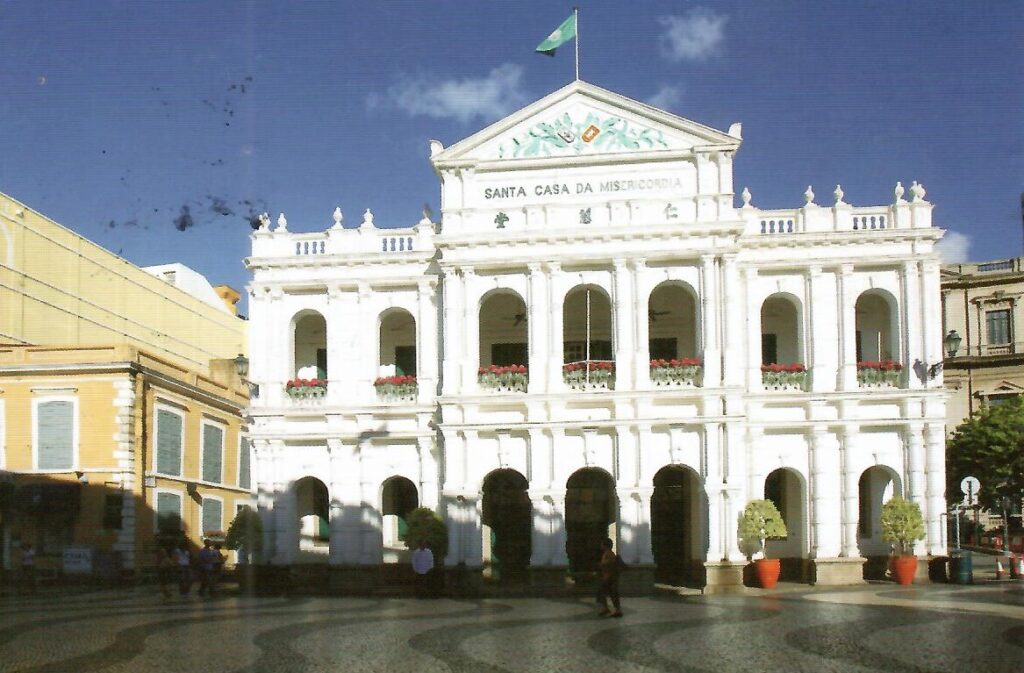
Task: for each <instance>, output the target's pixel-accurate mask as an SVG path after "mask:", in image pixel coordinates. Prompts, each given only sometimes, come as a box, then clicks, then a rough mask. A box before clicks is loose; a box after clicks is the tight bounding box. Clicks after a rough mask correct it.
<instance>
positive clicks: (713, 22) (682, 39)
mask: <svg viewBox="0 0 1024 673" xmlns="http://www.w3.org/2000/svg"><path fill="white" fill-rule="evenodd" d="M728 20H729V17H727V16H724V15H722V14H716V13H715V12H714V11H712V10H710V9H705V8H704V7H694V8H693V9H691V10H690V11H689V12H688V13H687V14H686V15H685V16H661V17H658V23H660V24H661V25H662V26H663V27H664V28H665V32H664V33H662V34H661V36H660V37H659V38H658V47H659V50H660V51H661V55H662V56H664V57H665V58H667V59H668V60H669V61H672V62H673V63H678V62H679V61H703V60H704V59H706V58H708V57H709V56H715V55H716V54H718V53H719V52H720V49H721V44H722V40H723V38H724V37H725V24H726V22H727V21H728Z"/></svg>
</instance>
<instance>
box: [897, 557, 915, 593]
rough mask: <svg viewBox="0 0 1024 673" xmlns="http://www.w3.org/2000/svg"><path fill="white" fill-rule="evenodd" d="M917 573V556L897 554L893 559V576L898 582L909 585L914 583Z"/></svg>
mask: <svg viewBox="0 0 1024 673" xmlns="http://www.w3.org/2000/svg"><path fill="white" fill-rule="evenodd" d="M916 573H917V557H916V556H897V557H896V558H894V559H893V560H892V576H893V578H895V580H896V583H897V584H901V585H903V586H909V585H911V584H913V583H914V575H915V574H916Z"/></svg>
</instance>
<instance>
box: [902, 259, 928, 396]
mask: <svg viewBox="0 0 1024 673" xmlns="http://www.w3.org/2000/svg"><path fill="white" fill-rule="evenodd" d="M900 279H901V281H902V285H903V287H902V293H903V301H901V302H900V303H901V304H902V306H903V314H902V318H903V321H902V322H903V343H904V350H905V351H906V354H907V362H908V363H910V367H911V372H910V373H909V374H908V387H909V388H922V387H925V386H926V385H927V381H925V382H922V381H921V379H920V378H919V377H918V376H917V374H916V373H915V372H914V370H915V369H920V368H921V367H923V368H924V370H925V371H926V370H927V368H928V365H929V364H930V363H929V362H928V361H927V360H926V359H925V357H926V356H925V353H924V349H923V347H922V341H921V325H922V324H923V323H924V322H925V321H924V320H923V319H922V315H921V283H920V279H919V278H918V273H917V263H916V262H910V261H908V262H904V263H903V270H902V273H901V276H900ZM917 363H920V364H919V365H918V364H917ZM915 365H917V367H915ZM926 378H927V374H926Z"/></svg>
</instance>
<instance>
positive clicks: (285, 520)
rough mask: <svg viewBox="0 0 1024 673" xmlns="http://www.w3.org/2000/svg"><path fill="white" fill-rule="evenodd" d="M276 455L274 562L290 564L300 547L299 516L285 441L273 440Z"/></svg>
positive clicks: (273, 450)
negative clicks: (287, 465) (287, 464)
mask: <svg viewBox="0 0 1024 673" xmlns="http://www.w3.org/2000/svg"><path fill="white" fill-rule="evenodd" d="M271 452H272V454H273V456H274V458H273V465H274V528H275V532H276V533H277V534H276V535H275V538H276V544H275V549H274V564H275V565H289V564H291V563H293V562H294V560H295V554H296V552H297V551H298V547H299V518H298V514H297V509H298V503H297V501H296V493H295V488H294V486H293V485H292V484H290V483H288V481H287V477H286V473H285V466H284V462H285V461H284V442H282V441H281V440H273V441H271Z"/></svg>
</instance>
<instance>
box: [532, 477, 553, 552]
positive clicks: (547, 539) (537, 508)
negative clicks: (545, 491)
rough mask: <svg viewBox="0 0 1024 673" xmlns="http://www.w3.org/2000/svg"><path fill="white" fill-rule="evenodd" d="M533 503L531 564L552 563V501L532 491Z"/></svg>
mask: <svg viewBox="0 0 1024 673" xmlns="http://www.w3.org/2000/svg"><path fill="white" fill-rule="evenodd" d="M530 502H531V503H532V505H533V530H532V532H531V540H530V547H531V549H530V565H531V566H536V567H542V566H548V565H551V540H552V534H553V532H554V527H553V525H552V519H553V512H552V505H551V501H550V500H549V499H548V498H547V497H545V496H543V495H540V494H537V493H530Z"/></svg>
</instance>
